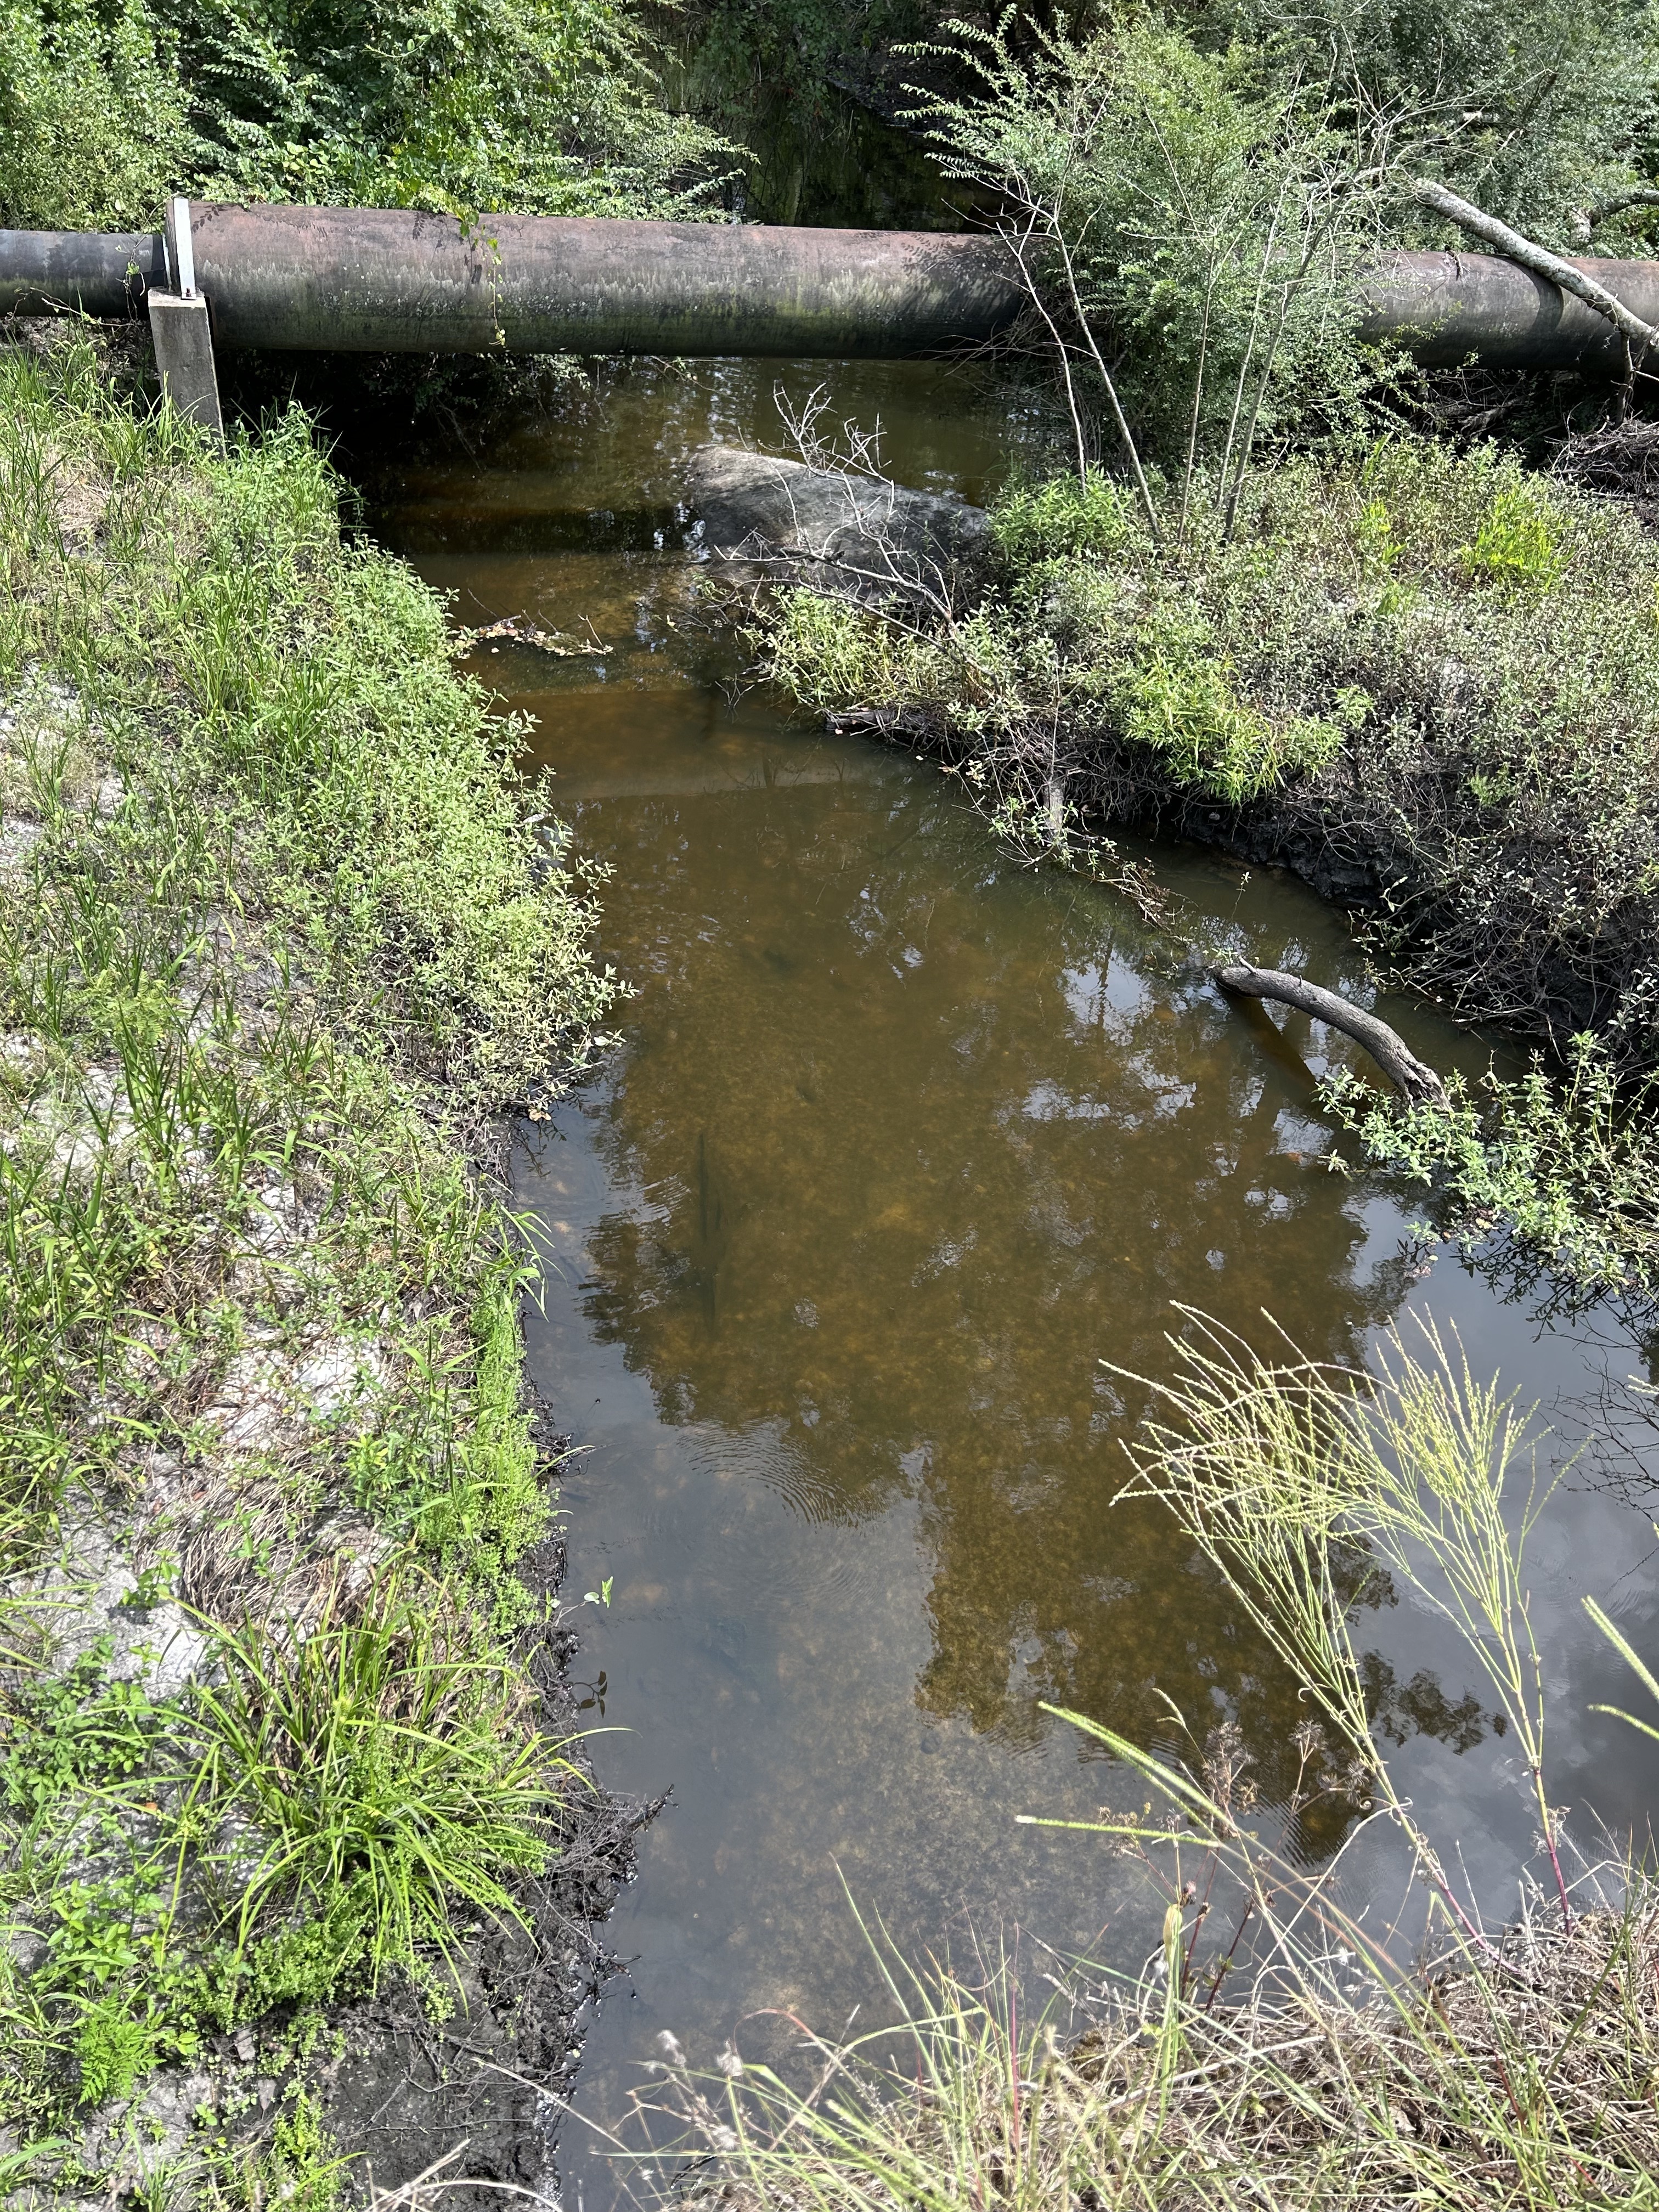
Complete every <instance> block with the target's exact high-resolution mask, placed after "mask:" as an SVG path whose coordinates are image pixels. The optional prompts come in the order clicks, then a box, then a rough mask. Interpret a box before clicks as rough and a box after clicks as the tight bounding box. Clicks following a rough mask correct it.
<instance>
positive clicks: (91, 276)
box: [0, 230, 167, 319]
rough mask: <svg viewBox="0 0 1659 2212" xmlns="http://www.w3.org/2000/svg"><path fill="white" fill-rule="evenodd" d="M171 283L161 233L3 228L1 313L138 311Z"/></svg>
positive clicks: (104, 314) (110, 315)
mask: <svg viewBox="0 0 1659 2212" xmlns="http://www.w3.org/2000/svg"><path fill="white" fill-rule="evenodd" d="M166 283H167V258H166V249H165V247H164V246H163V243H162V240H161V234H160V233H159V232H157V233H156V234H155V235H154V236H152V235H151V234H149V233H148V232H145V231H131V232H109V231H95V230H0V313H4V314H10V315H49V314H52V313H54V312H55V311H57V310H59V309H65V308H67V309H69V310H71V311H73V310H76V309H79V311H80V312H81V313H82V314H85V315H98V316H100V317H103V318H104V319H112V318H115V317H118V316H124V315H137V314H141V313H143V304H144V295H145V293H146V292H147V291H148V290H149V287H150V286H151V285H152V284H154V285H155V286H156V287H157V288H158V289H159V288H161V286H163V285H165V284H166Z"/></svg>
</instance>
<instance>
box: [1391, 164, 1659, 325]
mask: <svg viewBox="0 0 1659 2212" xmlns="http://www.w3.org/2000/svg"><path fill="white" fill-rule="evenodd" d="M1412 190H1413V192H1415V194H1416V195H1417V197H1418V198H1419V201H1420V202H1421V203H1422V204H1423V205H1424V206H1425V207H1426V208H1432V209H1433V210H1434V211H1435V213H1436V214H1437V215H1443V216H1445V218H1446V220H1447V221H1448V222H1455V224H1456V225H1457V227H1458V228H1459V229H1460V230H1467V231H1468V233H1469V234H1470V236H1471V237H1474V238H1478V239H1480V240H1481V241H1482V242H1483V244H1485V245H1487V246H1491V247H1492V249H1493V250H1494V251H1495V252H1498V253H1501V254H1502V255H1503V256H1504V259H1505V260H1507V261H1515V262H1518V263H1519V264H1520V265H1521V267H1522V269H1530V270H1531V271H1532V273H1533V275H1534V276H1543V277H1546V278H1547V280H1548V281H1549V283H1552V284H1559V286H1560V288H1561V289H1562V290H1563V291H1564V292H1571V293H1572V294H1573V295H1574V296H1575V298H1577V299H1580V300H1582V301H1583V302H1584V305H1585V306H1586V307H1594V308H1595V312H1596V313H1597V314H1598V315H1605V316H1606V317H1607V320H1608V321H1609V322H1610V323H1611V324H1612V325H1613V327H1614V329H1615V330H1617V331H1620V333H1621V335H1622V336H1623V337H1625V338H1626V339H1627V340H1628V341H1629V343H1630V344H1631V346H1632V349H1634V350H1635V351H1636V352H1637V353H1638V354H1641V353H1644V352H1645V351H1646V350H1647V349H1648V348H1649V347H1650V346H1652V345H1659V331H1656V330H1655V328H1654V327H1653V325H1652V324H1651V323H1644V321H1643V320H1642V318H1641V317H1640V316H1639V315H1633V314H1632V313H1631V311H1630V309H1629V308H1628V307H1626V305H1625V303H1624V301H1622V300H1620V299H1619V298H1617V297H1616V296H1615V295H1613V293H1611V292H1609V291H1608V289H1607V286H1606V285H1605V284H1598V283H1597V282H1596V281H1595V277H1594V276H1589V275H1588V274H1587V273H1586V271H1585V270H1582V269H1580V268H1577V266H1575V264H1573V263H1572V262H1571V261H1564V260H1563V259H1562V258H1561V256H1560V255H1559V253H1552V252H1550V251H1549V249H1548V248H1547V246H1534V244H1533V242H1532V240H1530V239H1529V238H1522V235H1521V234H1520V232H1519V231H1518V230H1511V229H1510V227H1509V225H1508V223H1506V222H1499V221H1498V218H1497V216H1492V215H1486V214H1483V213H1482V211H1481V210H1480V209H1479V208H1478V207H1475V206H1474V204H1472V203H1471V202H1470V201H1468V200H1465V199H1460V198H1459V197H1458V196H1457V194H1456V193H1455V192H1452V191H1447V189H1446V187H1445V185H1437V184H1431V182H1430V181H1429V180H1428V179H1426V178H1423V177H1419V178H1416V179H1413V184H1412Z"/></svg>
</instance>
